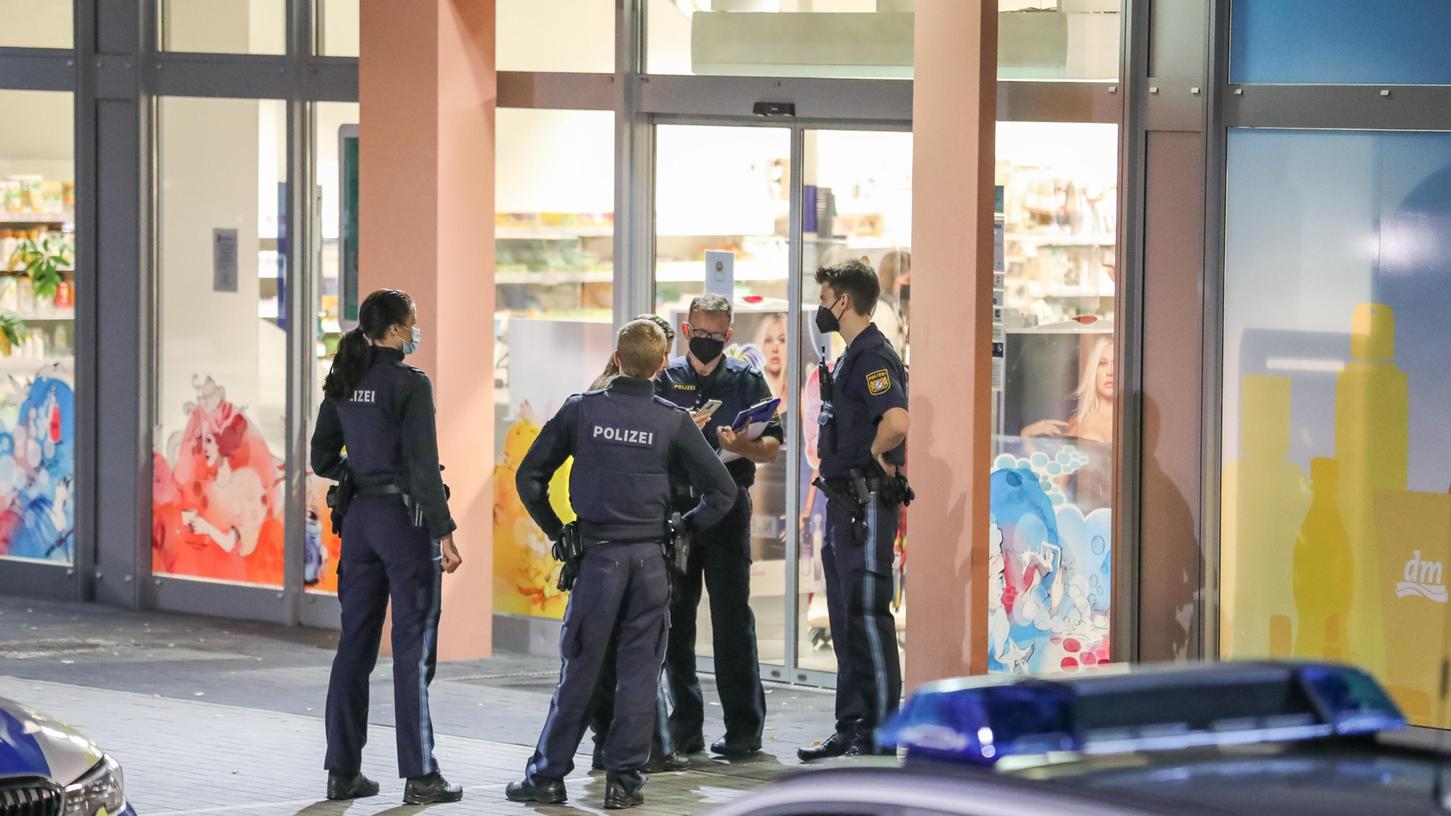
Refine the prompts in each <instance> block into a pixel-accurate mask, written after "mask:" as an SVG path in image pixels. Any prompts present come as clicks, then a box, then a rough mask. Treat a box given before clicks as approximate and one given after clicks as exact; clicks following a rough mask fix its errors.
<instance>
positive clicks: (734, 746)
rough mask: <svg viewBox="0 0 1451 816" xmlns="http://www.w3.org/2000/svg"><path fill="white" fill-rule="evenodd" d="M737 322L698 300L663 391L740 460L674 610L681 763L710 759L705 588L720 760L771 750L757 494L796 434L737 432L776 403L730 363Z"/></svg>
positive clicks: (686, 496) (668, 665)
mask: <svg viewBox="0 0 1451 816" xmlns="http://www.w3.org/2000/svg"><path fill="white" fill-rule="evenodd" d="M731 321H732V309H731V302H730V301H729V300H727V299H726V298H724V297H723V296H721V295H714V294H707V295H701V296H699V297H697V298H695V299H694V300H692V301H691V302H690V309H689V311H688V312H687V313H686V321H685V322H684V323H682V324H681V326H680V330H681V332H682V336H684V337H686V338H687V339H688V340H689V350H688V352H687V353H686V354H685V356H683V357H679V358H676V359H674V360H671V361H670V364H669V365H668V366H666V368H665V371H664V372H663V373H661V375H660V377H659V378H658V379H657V380H656V381H655V390H656V393H658V394H659V395H660V396H662V397H664V398H665V399H668V400H670V401H671V402H673V403H675V404H676V405H679V406H680V407H682V408H685V409H687V410H689V411H691V417H692V418H693V419H694V420H695V424H696V425H697V426H698V427H699V428H700V429H701V430H702V431H703V432H704V433H705V438H706V441H708V442H710V443H711V447H713V448H715V449H716V450H717V451H720V452H721V453H722V455H723V456H725V455H731V456H730V458H731V461H730V463H729V464H728V468H729V470H730V474H731V478H732V479H733V480H734V481H735V494H734V495H735V502H734V504H733V505H732V507H731V511H730V512H729V513H727V514H726V517H725V518H724V519H722V520H721V522H720V523H719V524H716V525H715V526H714V527H711V528H710V529H708V530H705V531H703V532H701V533H700V534H699V535H697V536H696V537H695V538H694V540H693V544H694V546H693V547H692V549H691V552H690V558H689V560H688V563H687V565H686V571H685V575H684V576H682V578H681V585H680V591H679V592H678V593H676V597H675V601H674V602H673V603H672V604H671V606H670V620H671V621H672V623H673V625H672V626H671V627H670V645H669V648H668V649H667V650H666V653H665V654H666V657H665V676H666V678H667V679H668V680H669V682H670V691H671V697H672V699H674V701H675V709H674V711H672V712H671V714H670V736H671V738H672V739H673V740H674V744H675V746H676V748H677V749H678V750H679V751H680V752H681V753H685V754H692V753H698V752H702V751H704V750H705V736H704V728H705V695H704V693H703V692H702V690H701V686H700V678H699V677H697V676H696V673H695V635H696V626H695V621H696V617H697V613H698V611H699V607H700V593H701V590H702V588H704V589H705V590H707V591H708V592H709V594H710V620H711V631H712V635H713V641H714V642H713V645H714V648H715V651H714V655H715V666H716V675H715V678H716V686H717V688H718V689H719V692H720V701H721V708H722V713H723V714H724V717H725V735H724V736H722V737H721V738H720V739H718V740H716V741H715V742H714V743H712V744H711V746H710V750H711V752H712V753H714V754H718V755H720V756H723V757H726V758H728V759H742V758H745V757H749V756H751V755H753V754H755V753H757V752H759V751H760V750H761V735H762V732H763V730H764V728H765V722H766V693H765V690H764V689H763V688H762V686H761V670H760V665H759V661H758V660H757V657H756V617H755V614H754V613H753V612H752V611H751V493H750V490H751V485H753V484H754V483H755V481H756V466H757V465H763V464H770V463H772V462H774V461H776V457H777V456H779V455H780V452H781V443H782V442H783V441H784V440H785V438H786V434H785V431H784V430H783V429H782V427H781V421H780V419H779V418H778V417H777V416H774V415H773V416H772V417H771V418H770V420H769V421H768V422H767V423H766V424H765V426H764V428H763V430H762V433H761V434H760V435H759V436H758V437H756V438H754V439H753V438H749V437H750V434H749V433H748V431H747V430H746V429H739V428H735V427H733V426H734V424H735V420H736V417H737V416H738V415H739V414H740V413H741V412H743V411H745V410H746V409H748V408H752V407H754V406H757V405H760V404H762V403H765V402H768V401H770V400H771V399H772V397H771V389H770V387H769V386H767V385H766V378H765V377H764V376H763V375H762V373H761V372H760V370H758V369H756V368H755V367H753V366H751V365H750V364H749V363H746V362H745V361H743V360H738V359H734V358H728V357H726V356H725V346H726V343H728V342H730V340H731V338H732V337H733V336H734V331H733V329H732V328H731ZM707 406H714V407H713V409H712V408H709V407H707ZM675 488H676V491H675V498H674V503H675V505H676V507H677V509H683V508H686V507H689V506H690V504H691V503H692V502H693V501H694V500H695V494H694V493H693V492H692V491H691V490H690V489H689V488H690V486H689V484H688V483H684V482H682V481H680V480H676V482H675Z"/></svg>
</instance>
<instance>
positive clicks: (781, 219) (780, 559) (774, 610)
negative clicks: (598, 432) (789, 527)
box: [654, 125, 791, 665]
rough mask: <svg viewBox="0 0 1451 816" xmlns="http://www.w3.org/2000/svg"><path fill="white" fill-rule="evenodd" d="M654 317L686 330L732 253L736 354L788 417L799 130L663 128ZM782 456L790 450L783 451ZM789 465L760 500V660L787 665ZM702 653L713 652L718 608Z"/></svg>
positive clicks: (704, 624)
mask: <svg viewBox="0 0 1451 816" xmlns="http://www.w3.org/2000/svg"><path fill="white" fill-rule="evenodd" d="M655 134H656V135H655V252H656V254H655V280H654V283H655V312H656V313H657V314H659V315H660V316H661V317H663V318H665V319H666V320H668V321H670V324H671V325H672V326H675V327H676V332H677V337H676V347H675V349H674V350H673V351H672V354H677V355H678V354H684V353H685V351H686V343H687V340H686V338H685V337H684V336H683V335H682V334H680V328H679V327H680V325H681V324H682V323H684V322H686V320H687V319H688V311H689V308H690V301H691V299H692V298H694V297H695V296H697V295H700V294H702V293H703V292H704V291H705V280H706V258H707V255H706V253H708V252H727V253H731V254H732V256H733V268H734V290H735V291H734V297H733V298H732V300H733V304H734V309H735V318H734V320H735V339H734V340H733V341H732V342H731V343H730V344H729V345H728V346H727V348H726V354H728V355H732V356H737V357H740V358H741V359H745V360H747V361H750V362H752V363H753V364H755V365H756V366H758V367H759V368H761V369H762V370H763V371H764V372H765V373H766V375H767V384H768V385H770V386H771V388H772V392H773V393H774V394H775V395H776V396H777V397H782V398H783V400H784V402H785V405H784V406H783V410H789V404H790V402H791V400H790V399H789V397H788V394H789V390H790V389H789V388H787V382H788V380H787V369H786V360H787V356H786V355H787V348H788V344H787V342H786V338H787V334H786V325H785V323H786V314H787V308H788V306H787V286H788V285H789V281H790V269H791V264H790V256H789V243H788V236H789V234H790V230H789V219H790V212H791V132H790V131H789V130H786V129H784V128H756V127H698V126H685V125H661V126H659V127H657V128H656V129H655ZM783 457H784V454H783ZM786 461H787V460H786V459H785V458H783V459H781V460H778V461H777V462H776V463H774V464H771V465H764V466H761V467H759V468H758V469H757V471H756V483H755V487H753V488H752V490H751V499H752V502H753V504H754V506H755V512H754V515H753V518H752V530H751V556H752V560H753V563H752V565H751V608H752V609H753V610H754V611H755V613H756V634H757V642H758V648H759V652H760V660H761V662H763V663H771V664H776V665H783V664H784V661H785V658H786V630H785V622H786V612H785V604H786V599H787V598H788V597H789V594H790V593H789V591H788V590H787V587H786V523H787V521H786V480H787V478H788V474H789V473H790V468H789V467H788V466H787V465H786ZM697 621H698V623H697V629H696V642H697V646H696V651H697V654H699V655H701V656H710V655H711V654H712V652H713V648H712V630H711V625H710V610H709V604H706V603H702V604H701V608H700V615H699V617H698V619H697Z"/></svg>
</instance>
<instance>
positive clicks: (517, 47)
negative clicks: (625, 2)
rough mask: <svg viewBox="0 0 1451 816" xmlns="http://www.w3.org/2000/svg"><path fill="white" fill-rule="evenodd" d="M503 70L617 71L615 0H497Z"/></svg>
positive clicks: (497, 31) (497, 36)
mask: <svg viewBox="0 0 1451 816" xmlns="http://www.w3.org/2000/svg"><path fill="white" fill-rule="evenodd" d="M495 14H496V15H497V18H496V20H497V21H496V23H495V28H494V37H495V44H496V47H497V49H498V56H497V61H498V66H499V70H500V71H564V72H572V73H582V74H613V73H614V72H615V4H614V3H613V2H610V0H495Z"/></svg>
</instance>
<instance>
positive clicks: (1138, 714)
mask: <svg viewBox="0 0 1451 816" xmlns="http://www.w3.org/2000/svg"><path fill="white" fill-rule="evenodd" d="M1405 725H1406V718H1405V716H1404V715H1402V714H1401V712H1400V710H1399V709H1398V708H1397V707H1396V705H1395V703H1394V702H1392V701H1391V699H1390V697H1389V696H1388V695H1387V694H1386V692H1385V691H1384V690H1383V689H1382V688H1381V687H1380V684H1378V683H1377V682H1376V681H1375V679H1374V678H1372V677H1371V676H1370V675H1369V674H1366V673H1365V672H1364V671H1361V670H1360V669H1356V668H1353V667H1350V666H1341V665H1334V664H1328V663H1205V664H1200V665H1194V666H1167V667H1135V668H1133V669H1130V670H1105V671H1100V672H1094V673H1090V674H1086V675H1081V676H1078V677H1073V678H1061V679H1025V678H1011V677H991V678H968V679H957V680H943V681H939V682H936V683H930V684H927V685H924V686H923V687H922V688H921V689H919V690H918V691H917V692H916V693H915V694H913V695H912V697H911V699H909V700H908V701H907V703H906V705H904V706H903V707H902V710H901V712H899V713H898V715H897V716H896V717H895V718H894V719H893V720H892V721H891V722H890V723H888V724H887V725H886V726H885V727H883V728H881V729H879V730H878V732H877V742H878V743H879V744H880V745H882V746H883V747H892V746H897V747H904V748H906V749H907V756H908V758H909V759H935V760H947V761H950V762H957V763H968V764H973V765H980V766H991V765H993V764H994V763H996V762H997V761H998V760H999V759H1002V758H1003V757H1006V756H1025V755H1040V754H1048V753H1052V752H1060V751H1061V752H1072V753H1082V754H1117V753H1130V752H1137V751H1155V750H1174V749H1180V748H1191V747H1199V746H1222V745H1235V744H1247V743H1264V742H1288V741H1299V740H1309V739H1321V738H1327V737H1335V736H1341V737H1344V736H1355V735H1367V734H1374V733H1377V732H1380V731H1390V730H1395V729H1398V728H1402V727H1404V726H1405Z"/></svg>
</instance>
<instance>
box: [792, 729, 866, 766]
mask: <svg viewBox="0 0 1451 816" xmlns="http://www.w3.org/2000/svg"><path fill="white" fill-rule="evenodd" d="M853 742H854V740H853V739H852V737H851V735H849V734H832V735H831V736H830V737H828V738H827V739H825V740H823V741H822V742H818V743H816V744H815V745H812V746H810V747H807V748H798V749H796V756H797V757H798V758H799V759H800V760H801V761H802V762H813V761H815V760H818V759H831V758H833V757H839V756H846V755H847V754H848V753H849V752H850V751H851V749H852V743H853Z"/></svg>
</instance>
